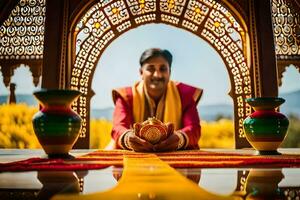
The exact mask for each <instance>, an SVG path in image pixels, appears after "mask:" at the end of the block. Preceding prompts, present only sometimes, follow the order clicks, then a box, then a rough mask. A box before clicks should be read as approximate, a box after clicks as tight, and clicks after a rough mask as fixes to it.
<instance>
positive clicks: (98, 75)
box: [90, 24, 234, 148]
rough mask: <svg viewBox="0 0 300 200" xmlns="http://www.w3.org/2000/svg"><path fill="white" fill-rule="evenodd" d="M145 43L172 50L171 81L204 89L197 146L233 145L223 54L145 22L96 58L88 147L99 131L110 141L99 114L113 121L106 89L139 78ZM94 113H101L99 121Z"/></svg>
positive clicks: (190, 37) (168, 28) (187, 36)
mask: <svg viewBox="0 0 300 200" xmlns="http://www.w3.org/2000/svg"><path fill="white" fill-rule="evenodd" d="M170 35H172V37H171V38H170ZM150 47H160V48H163V49H168V50H170V51H171V52H172V54H173V56H174V61H173V64H172V71H171V79H172V80H176V81H181V82H184V83H187V84H190V85H193V86H196V87H200V88H202V89H204V94H203V97H202V98H201V100H200V103H199V106H198V111H199V114H200V118H201V123H202V138H203V141H200V142H201V146H204V147H217V148H221V147H231V148H233V147H234V135H233V129H234V128H233V127H234V126H233V121H232V119H233V102H232V98H231V97H230V96H229V95H228V93H229V91H230V80H229V77H228V72H227V71H226V67H225V64H224V62H223V60H222V58H221V57H220V56H219V55H218V53H217V52H216V51H215V50H214V49H213V48H212V47H211V46H210V45H209V44H208V43H207V42H205V41H204V40H202V39H201V38H199V37H196V36H195V35H193V34H191V33H189V32H187V31H185V30H182V29H178V28H174V27H172V26H169V25H165V24H147V25H144V26H141V27H138V28H136V29H133V30H130V31H128V32H126V33H125V34H123V35H122V36H120V37H119V38H117V39H116V40H114V41H113V42H112V43H111V44H110V45H109V46H108V47H107V48H106V50H105V51H104V53H103V54H102V56H101V58H100V59H99V62H98V64H97V67H96V70H95V73H94V76H93V82H92V90H93V91H94V92H95V95H94V96H93V98H92V100H91V139H90V144H91V145H92V146H91V148H98V147H99V146H96V144H95V143H101V145H102V142H101V141H98V139H99V135H101V136H102V138H100V139H102V140H104V141H109V140H108V139H107V137H110V133H104V132H105V131H108V129H109V127H111V126H110V123H106V122H107V121H105V120H103V119H106V120H108V121H111V120H112V119H111V117H112V111H113V107H114V105H113V102H112V97H111V90H112V89H113V88H118V87H124V86H131V85H133V84H134V82H136V81H138V80H140V77H139V72H138V69H139V63H138V60H139V57H140V55H141V53H142V52H143V51H144V50H145V49H147V48H150ZM108 83H109V84H108ZM93 118H98V119H99V118H102V121H101V120H95V119H93ZM221 120H223V121H222V122H221ZM220 123H225V124H226V125H227V126H222V125H220ZM223 125H224V124H223ZM100 126H101V127H100ZM212 129H214V130H213V131H212ZM220 129H222V130H220ZM223 129H224V130H223ZM225 129H226V130H225ZM96 132H97V133H96ZM95 134H97V135H96V136H95ZM226 134H227V135H226ZM215 138H219V140H220V141H219V142H218V141H216V139H215ZM206 140H210V141H206Z"/></svg>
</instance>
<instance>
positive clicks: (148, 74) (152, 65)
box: [128, 56, 179, 152]
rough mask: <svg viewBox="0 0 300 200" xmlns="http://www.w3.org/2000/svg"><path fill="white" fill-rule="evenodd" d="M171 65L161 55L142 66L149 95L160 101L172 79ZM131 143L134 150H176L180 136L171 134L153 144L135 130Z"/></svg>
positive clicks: (142, 74) (143, 78) (130, 138)
mask: <svg viewBox="0 0 300 200" xmlns="http://www.w3.org/2000/svg"><path fill="white" fill-rule="evenodd" d="M170 74H171V70H170V66H169V63H168V62H167V60H166V59H165V58H163V57H161V56H158V57H153V58H150V59H149V60H147V62H145V63H144V64H143V66H142V67H141V68H140V75H141V79H142V80H143V81H144V83H145V86H146V89H147V92H148V94H149V96H150V97H151V98H152V99H153V100H154V101H155V102H156V103H158V102H159V100H160V98H161V97H162V96H163V94H164V93H165V91H166V89H167V86H168V82H169V80H170ZM128 137H129V144H130V146H131V147H132V149H133V150H134V151H139V152H140V151H141V152H150V151H174V150H176V149H177V146H178V142H179V137H178V136H177V135H174V134H171V136H170V137H168V138H167V139H165V140H163V141H161V142H160V143H158V144H155V145H153V144H151V143H149V142H147V141H146V140H144V139H142V138H140V137H137V136H136V135H135V134H134V133H133V132H132V133H129V135H128Z"/></svg>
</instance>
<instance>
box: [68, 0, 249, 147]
mask: <svg viewBox="0 0 300 200" xmlns="http://www.w3.org/2000/svg"><path fill="white" fill-rule="evenodd" d="M226 5H228V3H226ZM232 9H233V8H232V7H231V10H229V8H228V6H225V4H223V3H221V2H217V1H213V0H177V1H174V0H156V1H155V0H104V1H101V2H98V3H95V4H94V5H92V6H91V7H89V9H88V10H86V12H82V13H84V14H83V15H81V16H77V17H74V19H77V21H75V22H72V24H73V26H72V27H71V34H70V38H69V41H71V49H73V53H72V55H71V63H73V65H72V68H71V69H70V70H71V73H70V77H69V80H70V81H69V82H70V88H72V89H77V90H80V91H81V92H82V93H83V95H82V96H81V97H80V98H79V100H78V101H77V102H76V103H75V104H74V109H75V110H76V111H77V112H78V113H79V114H80V115H81V117H82V118H83V121H84V123H83V128H82V132H81V134H80V140H84V139H89V138H88V134H86V133H87V130H88V126H89V124H87V122H88V118H89V112H88V111H89V107H90V98H91V96H92V95H93V94H92V93H93V92H92V90H91V83H92V78H93V74H94V71H95V66H96V64H97V63H98V60H99V59H100V57H101V55H102V53H103V52H104V50H105V48H106V47H107V46H108V45H109V44H110V43H111V42H112V41H113V40H114V39H115V38H117V37H118V36H120V35H121V34H123V33H125V32H126V31H129V30H130V29H133V28H136V27H138V26H140V25H144V24H149V23H164V24H168V25H172V26H174V27H178V28H181V29H184V30H186V31H189V32H191V33H193V34H195V35H197V36H198V37H200V38H202V39H204V40H205V41H207V42H208V43H209V44H210V45H211V46H212V47H213V48H214V49H215V50H216V51H217V52H218V53H219V55H220V56H221V58H222V59H223V61H224V63H225V65H226V68H227V71H228V74H229V77H230V82H231V91H230V96H231V97H232V98H233V102H234V116H235V119H234V122H235V140H236V147H237V148H241V147H244V146H248V142H247V141H246V139H245V136H244V132H243V127H242V122H243V119H244V118H245V117H246V116H247V115H249V114H250V113H251V108H250V107H249V106H248V105H247V104H246V103H245V101H244V99H245V98H249V97H250V96H251V94H252V91H251V75H250V57H249V52H250V50H249V49H250V44H249V39H248V33H247V28H246V26H245V25H244V24H245V23H244V20H243V19H242V18H241V17H236V15H234V13H237V12H236V11H233V10H232ZM74 50H75V51H74Z"/></svg>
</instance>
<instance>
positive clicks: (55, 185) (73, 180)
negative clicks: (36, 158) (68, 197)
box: [37, 171, 80, 200]
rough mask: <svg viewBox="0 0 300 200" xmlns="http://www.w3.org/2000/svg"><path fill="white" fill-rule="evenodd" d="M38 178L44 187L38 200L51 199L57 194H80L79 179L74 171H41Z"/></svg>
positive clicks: (38, 195)
mask: <svg viewBox="0 0 300 200" xmlns="http://www.w3.org/2000/svg"><path fill="white" fill-rule="evenodd" d="M37 178H38V180H39V181H40V182H41V183H42V185H43V186H42V188H41V190H40V191H39V193H38V194H37V199H41V200H42V199H50V198H51V197H52V196H53V195H55V194H57V193H60V194H66V193H79V192H80V184H79V178H78V176H77V174H76V172H74V171H39V172H38V173H37Z"/></svg>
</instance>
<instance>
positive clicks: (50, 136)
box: [32, 90, 82, 157]
mask: <svg viewBox="0 0 300 200" xmlns="http://www.w3.org/2000/svg"><path fill="white" fill-rule="evenodd" d="M33 95H34V96H35V97H36V98H37V99H38V101H39V103H40V105H41V109H40V111H39V112H37V113H36V114H35V115H34V116H33V119H32V122H33V128H34V132H35V134H36V136H37V138H38V140H39V142H40V144H41V145H42V147H43V149H44V151H45V152H46V153H47V154H48V156H49V157H62V156H68V155H69V154H68V153H69V151H70V150H71V149H72V147H73V145H74V144H75V142H76V140H77V139H78V136H79V131H80V128H81V122H82V119H81V117H80V116H79V115H78V114H77V113H76V112H74V111H73V110H72V109H71V104H72V102H73V101H74V100H75V99H76V98H77V97H78V96H80V95H81V93H80V92H79V91H76V90H41V91H37V92H34V93H33Z"/></svg>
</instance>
